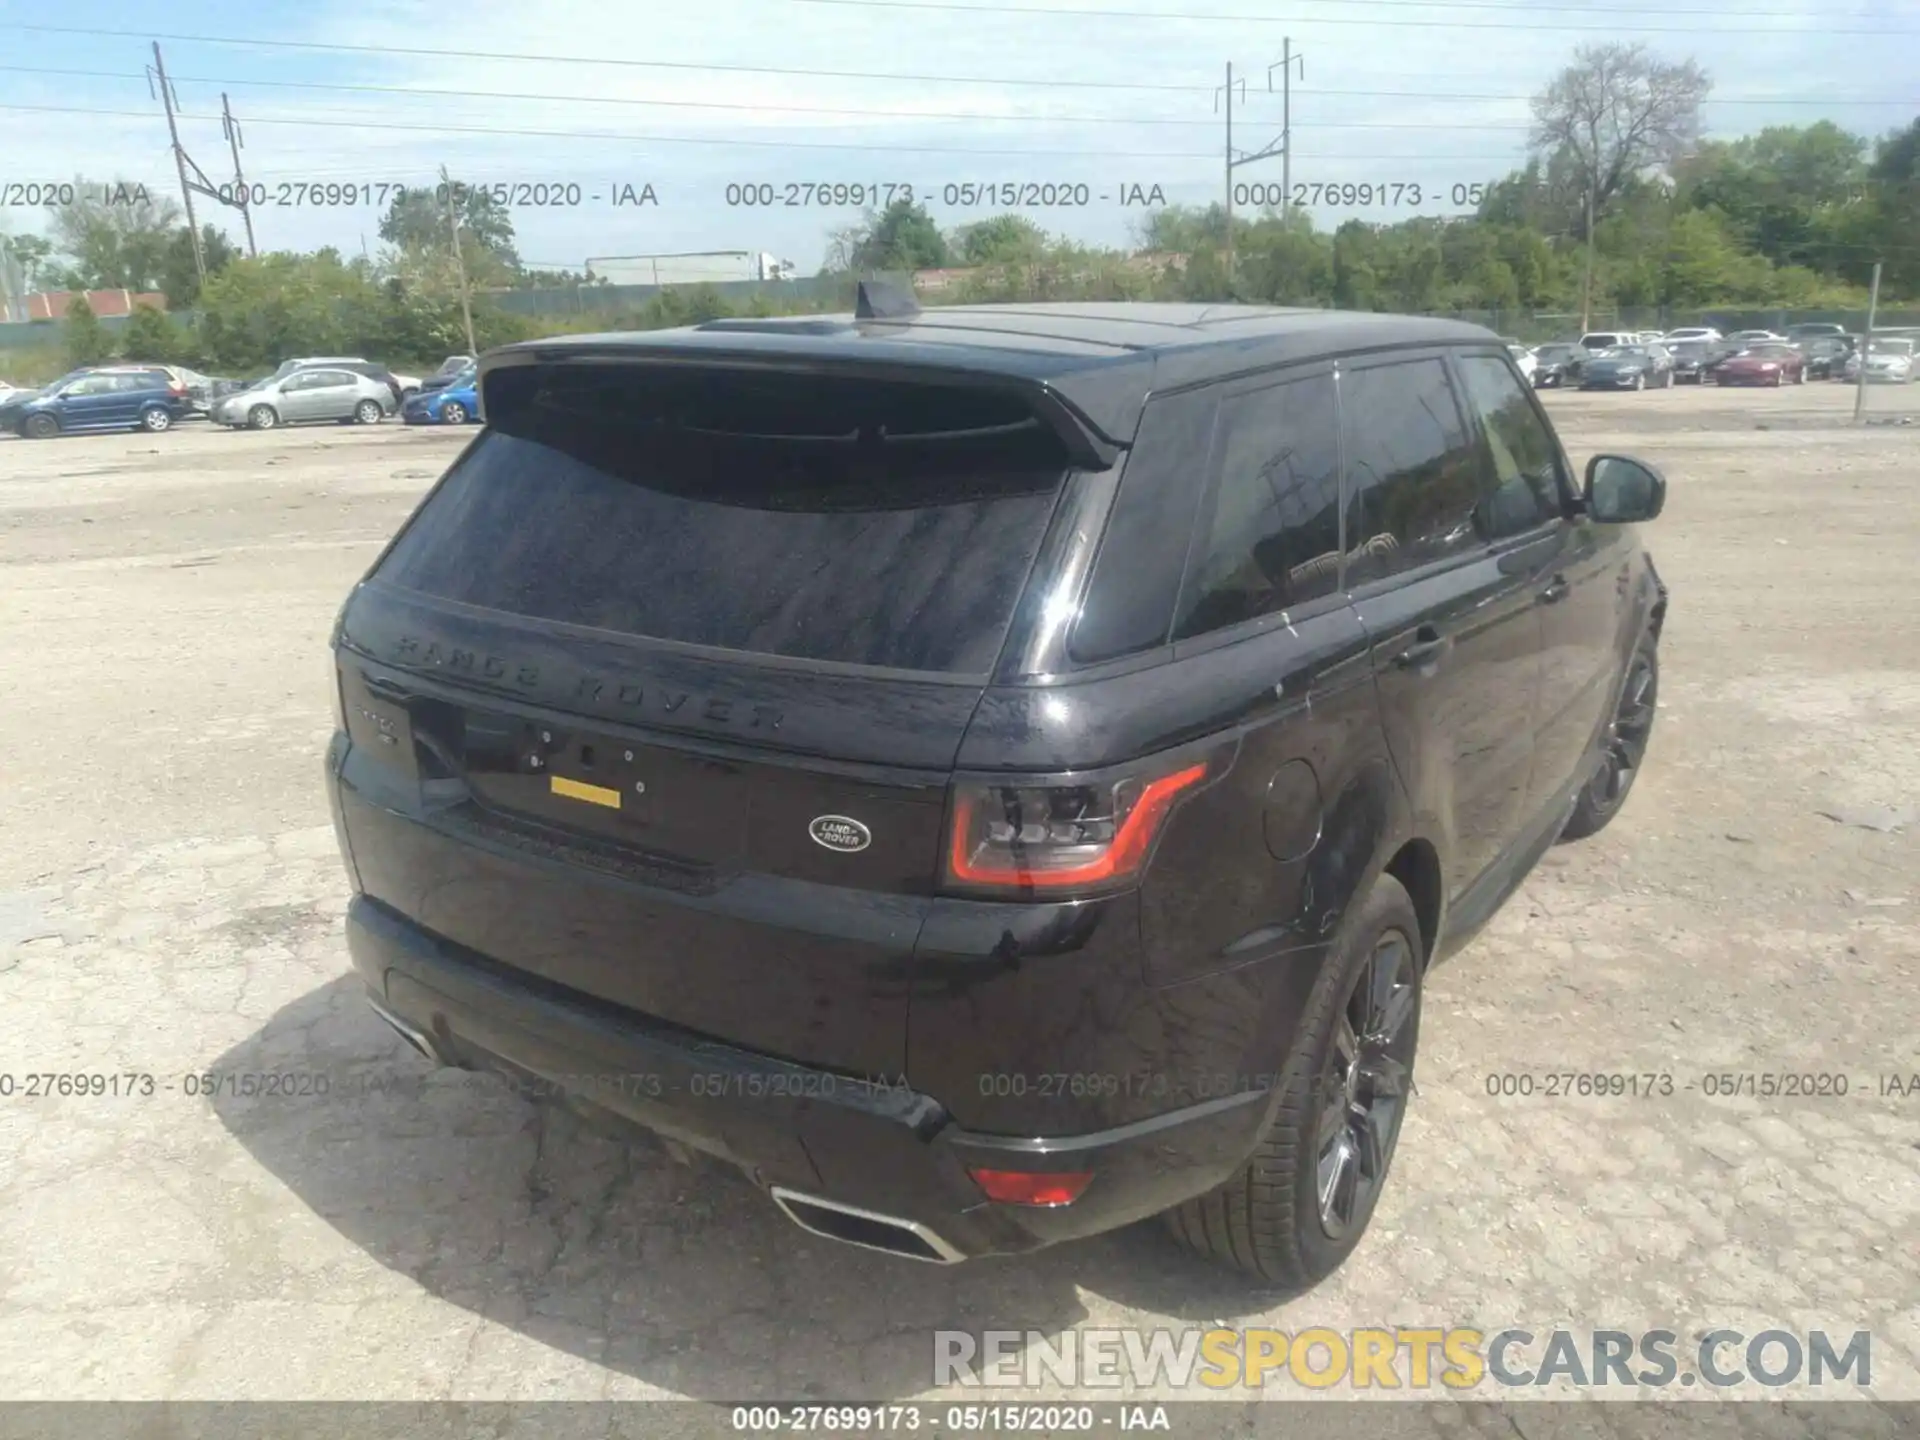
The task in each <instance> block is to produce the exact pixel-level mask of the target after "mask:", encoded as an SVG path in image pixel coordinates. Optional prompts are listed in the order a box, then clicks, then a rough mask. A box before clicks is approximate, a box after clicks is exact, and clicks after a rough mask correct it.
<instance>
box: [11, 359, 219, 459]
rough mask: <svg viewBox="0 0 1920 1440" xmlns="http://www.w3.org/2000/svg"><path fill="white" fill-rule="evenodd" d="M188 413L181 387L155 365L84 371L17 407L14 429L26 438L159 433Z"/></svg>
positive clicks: (184, 387) (50, 386) (171, 375)
mask: <svg viewBox="0 0 1920 1440" xmlns="http://www.w3.org/2000/svg"><path fill="white" fill-rule="evenodd" d="M186 415H187V392H186V386H185V385H184V384H183V383H182V382H181V381H180V380H178V379H177V378H175V376H174V375H173V374H172V373H170V372H169V371H167V370H166V369H164V368H162V367H160V366H157V365H156V366H116V367H114V368H111V369H98V370H83V371H81V372H79V373H78V374H75V375H69V376H66V377H64V378H63V379H61V380H58V381H55V382H54V383H53V384H52V385H49V386H48V387H47V388H46V389H45V390H43V391H41V392H40V393H39V394H38V395H36V396H35V397H34V398H33V399H31V400H29V401H27V402H26V404H24V405H22V406H21V407H20V409H19V410H18V411H17V412H16V413H15V415H14V419H13V422H12V423H13V428H14V430H15V431H16V432H17V433H19V434H21V435H24V436H26V437H27V438H28V439H30V440H48V439H51V438H52V437H53V436H55V435H61V434H67V433H71V432H74V431H82V430H146V431H148V432H150V433H152V434H156V435H157V434H159V433H160V432H161V431H163V430H168V429H171V428H172V427H173V425H174V424H176V423H177V422H178V421H180V420H183V419H185V418H186Z"/></svg>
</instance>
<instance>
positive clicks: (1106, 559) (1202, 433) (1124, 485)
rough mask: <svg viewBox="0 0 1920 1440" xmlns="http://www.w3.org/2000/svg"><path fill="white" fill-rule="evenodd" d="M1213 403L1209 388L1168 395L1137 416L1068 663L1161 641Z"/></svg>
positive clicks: (1201, 473)
mask: <svg viewBox="0 0 1920 1440" xmlns="http://www.w3.org/2000/svg"><path fill="white" fill-rule="evenodd" d="M1217 403H1218V401H1217V396H1216V395H1215V394H1214V393H1213V392H1211V391H1199V392H1189V393H1187V394H1184V395H1169V396H1165V397H1162V398H1160V399H1157V400H1154V401H1152V402H1151V403H1150V404H1148V406H1147V408H1146V411H1145V413H1143V414H1142V415H1141V417H1140V428H1139V434H1138V439H1136V441H1135V442H1134V446H1133V449H1132V451H1131V452H1130V453H1129V455H1128V457H1127V465H1126V470H1125V472H1124V473H1123V474H1122V476H1121V478H1120V493H1119V494H1118V495H1117V496H1115V497H1114V502H1113V513H1112V516H1111V517H1110V518H1109V519H1108V521H1107V532H1106V535H1105V536H1104V537H1103V538H1102V540H1101V542H1100V554H1099V556H1098V558H1097V559H1096V560H1095V561H1094V566H1093V579H1092V582H1091V583H1090V584H1089V585H1088V587H1087V598H1086V602H1085V603H1084V604H1083V605H1082V606H1081V610H1080V619H1079V621H1078V622H1077V623H1076V624H1075V626H1074V630H1073V635H1072V637H1071V638H1070V639H1069V641H1068V643H1067V653H1068V654H1069V656H1070V657H1071V658H1072V659H1073V661H1074V663H1075V664H1078V665H1094V664H1098V663H1099V662H1100V661H1102V660H1115V659H1118V658H1120V657H1121V656H1123V655H1136V654H1138V653H1139V652H1140V651H1142V650H1151V649H1153V648H1154V647H1155V646H1158V645H1164V644H1166V643H1167V632H1168V630H1169V629H1170V628H1171V627H1172V624H1173V605H1174V599H1175V597H1176V596H1177V594H1178V593H1179V590H1180V572H1181V569H1182V568H1183V567H1184V566H1185V565H1186V563H1187V537H1188V535H1189V533H1190V532H1191V531H1192V529H1193V514H1194V510H1195V508H1196V507H1197V506H1198V504H1199V503H1200V493H1201V491H1202V490H1204V489H1205V488H1206V478H1207V447H1208V445H1209V444H1210V443H1211V441H1212V438H1213V417H1214V411H1215V409H1216V406H1217Z"/></svg>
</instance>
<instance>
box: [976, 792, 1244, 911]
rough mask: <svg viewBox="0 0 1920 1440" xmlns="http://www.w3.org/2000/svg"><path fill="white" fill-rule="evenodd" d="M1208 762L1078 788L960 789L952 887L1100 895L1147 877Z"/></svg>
mask: <svg viewBox="0 0 1920 1440" xmlns="http://www.w3.org/2000/svg"><path fill="white" fill-rule="evenodd" d="M1208 768H1209V767H1208V765H1207V763H1206V762H1204V761H1201V762H1194V763H1189V764H1185V765H1182V766H1181V767H1180V768H1179V769H1176V770H1171V771H1166V772H1162V773H1159V774H1148V775H1131V776H1127V777H1125V778H1123V779H1120V780H1117V781H1113V780H1110V781H1107V782H1105V783H1099V784H1094V783H1087V784H1078V785H1032V784H1027V785H1020V784H1013V785H993V784H981V783H962V784H960V785H958V786H956V787H955V792H954V800H953V828H952V831H951V834H950V837H949V843H948V850H947V880H948V882H949V884H951V885H954V886H958V887H963V888H969V889H992V890H1007V891H1016V892H1033V891H1045V892H1048V893H1052V894H1058V893H1060V892H1063V891H1068V890H1083V889H1089V888H1100V887H1105V886H1108V885H1114V884H1122V883H1125V882H1126V881H1128V880H1130V879H1132V878H1133V877H1134V876H1135V875H1136V874H1138V872H1139V870H1140V867H1141V866H1142V865H1143V864H1144V863H1145V862H1146V858H1147V855H1148V853H1149V852H1150V851H1151V850H1152V848H1153V841H1154V837H1155V836H1156V835H1157V834H1158V833H1159V830H1160V826H1161V823H1162V822H1163V821H1164V820H1165V819H1166V817H1167V815H1168V813H1169V812H1170V811H1171V810H1172V809H1173V806H1174V804H1175V802H1176V801H1178V800H1179V798H1180V797H1181V795H1183V794H1184V793H1186V792H1188V791H1190V790H1192V789H1193V788H1194V787H1195V786H1197V785H1199V784H1200V782H1201V781H1203V780H1205V779H1206V778H1207V773H1208Z"/></svg>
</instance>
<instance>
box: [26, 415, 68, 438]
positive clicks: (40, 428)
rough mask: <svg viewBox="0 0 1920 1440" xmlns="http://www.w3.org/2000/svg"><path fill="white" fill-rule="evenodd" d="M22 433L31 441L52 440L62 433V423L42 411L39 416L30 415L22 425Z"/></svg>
mask: <svg viewBox="0 0 1920 1440" xmlns="http://www.w3.org/2000/svg"><path fill="white" fill-rule="evenodd" d="M20 433H21V434H22V435H24V436H26V437H27V439H29V440H51V439H52V438H53V437H54V436H56V435H58V434H59V433H60V421H59V420H58V419H56V418H55V417H54V416H52V415H48V414H47V413H45V412H44V411H42V412H41V413H40V414H38V415H29V416H28V417H27V418H26V423H24V424H23V425H21V427H20Z"/></svg>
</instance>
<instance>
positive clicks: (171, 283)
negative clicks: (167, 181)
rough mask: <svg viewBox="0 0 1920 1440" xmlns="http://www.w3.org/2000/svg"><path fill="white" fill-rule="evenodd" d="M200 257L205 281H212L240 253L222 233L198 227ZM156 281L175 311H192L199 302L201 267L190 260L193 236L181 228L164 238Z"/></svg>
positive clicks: (207, 227) (211, 227)
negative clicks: (205, 269) (204, 271)
mask: <svg viewBox="0 0 1920 1440" xmlns="http://www.w3.org/2000/svg"><path fill="white" fill-rule="evenodd" d="M200 253H201V255H202V256H203V257H204V258H205V260H206V263H207V278H208V279H212V278H213V277H214V276H215V275H218V274H219V273H220V272H221V271H222V270H224V269H226V268H227V266H229V265H231V264H232V263H233V262H234V261H235V260H238V259H239V258H240V251H239V250H238V249H237V248H236V247H235V245H234V243H233V242H232V241H231V240H229V239H228V238H227V237H226V235H225V233H224V232H222V231H219V230H216V229H214V228H213V226H211V225H207V224H202V225H201V226H200ZM158 279H159V282H160V291H161V293H162V294H164V295H165V296H166V297H167V305H168V307H169V308H171V309H174V310H191V309H192V308H193V307H194V305H195V304H197V303H198V302H199V299H200V267H199V266H198V265H196V264H195V263H194V259H193V232H192V231H190V230H189V229H187V227H186V226H184V225H182V226H180V227H179V228H178V229H176V230H175V231H174V232H173V234H172V235H170V236H168V237H167V243H166V248H165V250H164V251H162V252H161V256H160V270H159V275H158Z"/></svg>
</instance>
